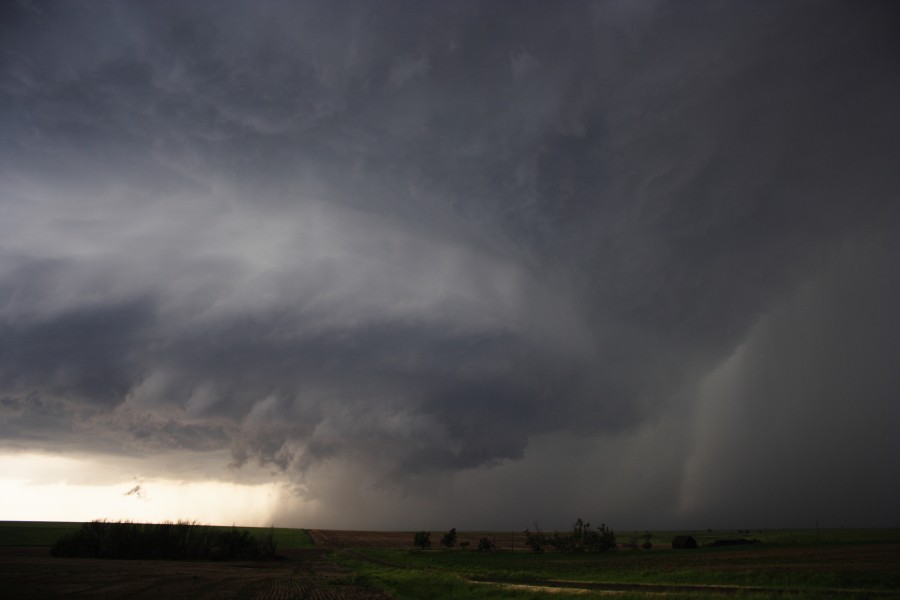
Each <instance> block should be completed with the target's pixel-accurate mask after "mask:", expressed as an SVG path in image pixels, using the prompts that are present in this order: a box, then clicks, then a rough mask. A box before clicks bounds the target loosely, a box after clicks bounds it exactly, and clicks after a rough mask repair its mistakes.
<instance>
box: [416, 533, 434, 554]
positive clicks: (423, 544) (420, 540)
mask: <svg viewBox="0 0 900 600" xmlns="http://www.w3.org/2000/svg"><path fill="white" fill-rule="evenodd" d="M413 545H414V546H418V547H419V548H421V549H422V550H424V549H425V548H429V547H431V532H430V531H419V532H416V535H414V536H413Z"/></svg>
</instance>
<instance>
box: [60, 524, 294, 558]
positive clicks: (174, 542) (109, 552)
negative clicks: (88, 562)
mask: <svg viewBox="0 0 900 600" xmlns="http://www.w3.org/2000/svg"><path fill="white" fill-rule="evenodd" d="M272 533H273V532H272V530H270V531H269V533H268V535H267V536H266V537H265V538H263V539H262V540H260V539H258V538H256V537H253V536H251V535H250V533H249V532H248V531H240V530H238V529H237V528H236V527H232V528H231V529H230V530H221V529H217V528H215V527H206V526H202V525H198V524H197V523H196V522H193V521H179V522H178V523H171V522H165V523H158V524H154V523H132V522H131V521H118V522H109V521H106V520H102V519H101V520H97V521H91V522H90V523H85V524H83V525H82V527H81V528H80V529H78V530H76V531H74V532H72V533H70V534H67V535H64V536H63V537H61V538H60V539H58V540H57V541H56V543H55V544H53V547H52V548H51V549H50V554H51V555H53V556H60V557H87V558H116V559H137V558H140V559H148V558H149V559H154V558H158V559H169V560H178V559H214V560H229V559H253V560H270V559H273V558H275V557H276V546H275V540H274V538H273V535H272Z"/></svg>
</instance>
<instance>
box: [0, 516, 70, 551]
mask: <svg viewBox="0 0 900 600" xmlns="http://www.w3.org/2000/svg"><path fill="white" fill-rule="evenodd" d="M81 525H82V524H81V523H69V522H64V521H60V522H55V521H0V546H50V545H52V544H53V542H55V541H56V540H58V539H59V538H60V537H62V536H63V535H65V534H67V533H72V532H73V531H76V530H78V528H80V527H81Z"/></svg>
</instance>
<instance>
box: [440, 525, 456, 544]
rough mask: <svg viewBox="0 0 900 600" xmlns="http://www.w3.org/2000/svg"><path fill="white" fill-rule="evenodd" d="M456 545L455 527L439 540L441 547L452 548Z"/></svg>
mask: <svg viewBox="0 0 900 600" xmlns="http://www.w3.org/2000/svg"><path fill="white" fill-rule="evenodd" d="M455 545H456V527H454V528H453V529H451V530H450V531H448V532H447V533H445V534H444V537H442V538H441V546H445V547H447V548H452V547H453V546H455Z"/></svg>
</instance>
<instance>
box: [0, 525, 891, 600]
mask: <svg viewBox="0 0 900 600" xmlns="http://www.w3.org/2000/svg"><path fill="white" fill-rule="evenodd" d="M79 525H80V524H78V523H74V524H69V523H10V522H3V523H0V589H2V595H3V597H10V598H23V599H25V600H29V599H31V600H36V599H43V598H120V597H129V598H133V599H140V598H158V597H166V598H171V599H173V600H178V599H180V598H200V599H204V598H209V599H225V598H248V599H249V598H266V599H271V600H290V599H294V598H314V599H321V600H331V599H337V600H341V599H370V598H371V599H385V598H389V597H392V598H395V599H397V600H412V599H420V598H422V599H434V600H441V599H444V598H457V599H458V598H475V599H477V598H492V599H498V598H517V599H518V598H529V599H534V600H536V599H540V598H567V597H572V598H574V597H578V598H594V597H598V598H599V597H600V596H603V597H605V598H606V597H609V596H610V595H613V596H614V597H615V598H622V599H628V598H660V597H676V598H685V599H689V598H735V597H747V598H754V599H763V598H801V599H807V598H845V597H846V598H897V599H900V530H897V529H893V530H890V529H879V530H822V531H820V532H818V533H817V532H816V531H815V530H811V531H807V530H793V531H786V530H780V531H768V532H763V533H760V532H751V533H750V534H739V533H738V532H734V531H732V532H721V531H720V532H662V533H660V532H657V533H654V534H653V537H652V540H653V543H654V544H655V547H654V549H653V550H651V551H645V550H628V549H620V550H617V551H613V552H608V553H603V554H561V553H554V552H546V553H543V554H534V553H532V552H530V551H528V550H525V549H524V538H521V539H520V538H518V537H517V535H516V534H510V533H509V532H506V533H504V532H460V533H459V538H458V539H459V540H460V541H462V540H468V541H470V548H469V549H468V550H462V549H458V548H457V549H453V550H446V549H444V548H441V547H440V545H439V541H440V538H441V535H443V532H438V531H435V532H433V533H432V536H431V537H432V549H431V550H427V551H421V550H417V549H413V548H412V537H413V533H412V532H362V531H328V530H310V531H309V532H308V534H307V532H306V531H304V530H291V529H276V530H275V531H276V533H278V534H279V535H280V536H281V537H282V539H284V540H286V541H287V542H288V543H287V544H286V545H282V544H279V548H278V551H279V553H281V554H283V555H284V556H285V559H284V560H276V561H255V562H249V561H230V562H201V561H148V560H130V561H121V560H96V559H58V558H52V557H50V556H49V553H48V550H49V545H50V544H51V543H52V542H53V541H54V540H55V537H53V536H55V535H57V534H62V533H66V532H68V531H72V530H74V529H75V528H77V527H79ZM239 529H244V528H239ZM250 531H251V532H253V533H256V534H259V533H265V532H267V531H268V530H267V529H265V528H260V529H253V528H250ZM642 533H643V532H635V534H634V535H638V534H642ZM676 533H690V534H692V535H694V536H695V537H696V538H697V539H698V541H700V542H701V543H709V542H711V541H714V540H715V539H726V538H728V537H729V536H731V537H736V536H738V535H740V536H741V537H748V538H754V537H755V538H757V539H760V540H761V541H762V543H760V544H753V545H748V546H730V547H702V548H699V549H697V550H672V549H671V548H670V546H668V545H667V542H671V537H673V536H674V535H675V534H676ZM629 535H630V534H621V533H620V534H619V537H620V539H627V537H628V536H629ZM485 536H486V537H492V538H493V539H495V540H496V542H497V545H498V546H499V547H501V548H504V547H505V548H509V547H512V546H515V548H516V551H515V552H511V551H509V550H501V551H498V552H490V553H481V552H477V551H475V550H473V549H472V548H474V547H475V546H476V545H477V540H478V539H479V538H481V537H485ZM817 539H818V540H819V543H815V540H817ZM310 541H312V542H314V543H315V545H316V547H314V548H310V547H309V544H310ZM503 541H506V544H503Z"/></svg>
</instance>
